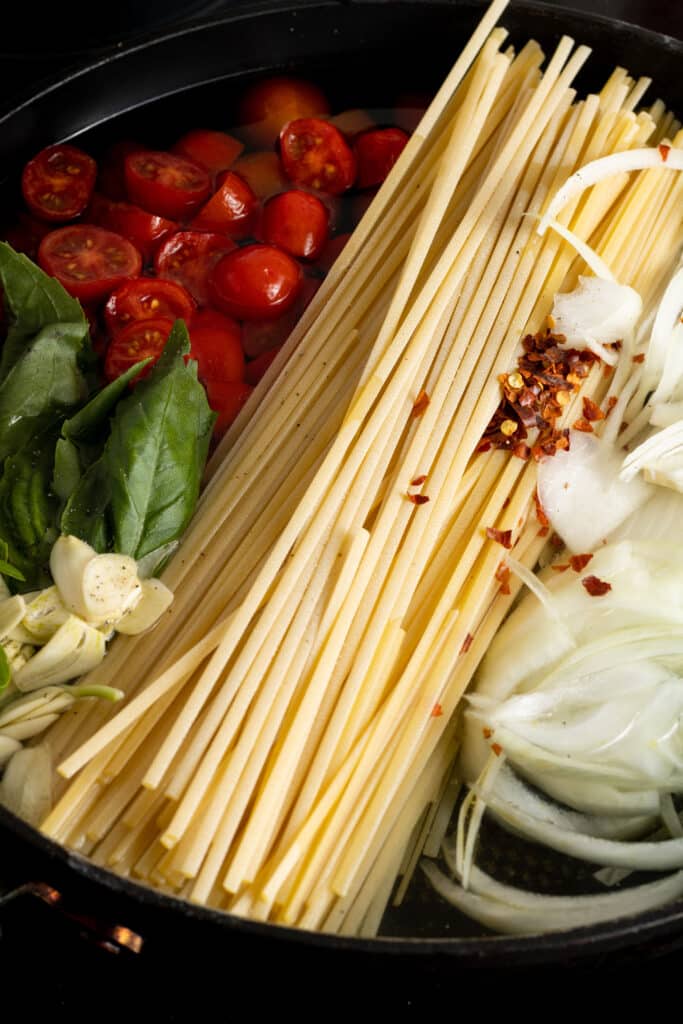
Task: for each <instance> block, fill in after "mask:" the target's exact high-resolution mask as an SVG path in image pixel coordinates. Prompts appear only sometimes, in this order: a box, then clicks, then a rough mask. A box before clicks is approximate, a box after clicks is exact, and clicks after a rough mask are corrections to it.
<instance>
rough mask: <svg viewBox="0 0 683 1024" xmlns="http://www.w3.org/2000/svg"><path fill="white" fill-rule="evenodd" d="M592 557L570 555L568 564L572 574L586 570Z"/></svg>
mask: <svg viewBox="0 0 683 1024" xmlns="http://www.w3.org/2000/svg"><path fill="white" fill-rule="evenodd" d="M592 557H593V556H592V555H590V554H589V555H572V556H571V558H570V559H569V564H570V565H571V567H572V569H573V570H574V572H582V570H583V569H585V568H586V566H587V565H588V563H589V562H590V560H591V558H592Z"/></svg>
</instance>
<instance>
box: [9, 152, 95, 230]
mask: <svg viewBox="0 0 683 1024" xmlns="http://www.w3.org/2000/svg"><path fill="white" fill-rule="evenodd" d="M96 176H97V164H96V163H95V161H94V160H93V158H92V157H91V156H88V154H87V153H84V152H83V151H82V150H81V149H76V147H75V146H67V145H59V146H48V147H47V148H46V149H41V151H40V153H38V154H37V155H36V156H34V157H33V159H32V160H29V162H28V163H27V164H26V166H25V167H24V172H23V174H22V176H21V191H22V192H23V195H24V199H25V200H26V205H27V206H28V208H29V209H30V210H31V212H32V213H35V215H36V217H40V218H41V219H42V220H49V221H57V222H60V221H66V220H71V219H72V218H73V217H77V216H78V215H79V213H83V210H85V208H86V206H87V205H88V203H89V202H90V196H91V195H92V190H93V189H94V187H95V178H96Z"/></svg>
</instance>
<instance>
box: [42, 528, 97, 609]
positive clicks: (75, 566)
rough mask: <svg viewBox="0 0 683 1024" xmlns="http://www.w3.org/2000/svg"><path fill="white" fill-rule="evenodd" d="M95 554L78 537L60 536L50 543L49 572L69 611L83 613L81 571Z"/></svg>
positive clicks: (83, 599) (83, 598)
mask: <svg viewBox="0 0 683 1024" xmlns="http://www.w3.org/2000/svg"><path fill="white" fill-rule="evenodd" d="M96 555H97V552H96V551H95V549H94V548H91V547H90V545H89V544H86V543H85V542H84V541H82V540H79V539H78V537H71V536H61V537H58V538H57V540H56V541H55V543H54V544H53V545H52V551H51V552H50V572H51V573H52V579H53V580H54V581H55V584H56V585H57V589H58V590H59V593H60V594H61V597H62V601H63V602H64V604H65V605H66V607H67V609H68V610H69V611H70V612H75V614H76V615H84V613H85V595H84V592H83V572H84V570H85V567H86V566H87V564H88V562H90V561H92V559H93V558H95V556H96Z"/></svg>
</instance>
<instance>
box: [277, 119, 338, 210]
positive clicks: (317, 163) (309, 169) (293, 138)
mask: <svg viewBox="0 0 683 1024" xmlns="http://www.w3.org/2000/svg"><path fill="white" fill-rule="evenodd" d="M280 157H281V159H282V166H283V168H284V171H285V174H286V175H287V177H288V178H289V179H290V181H293V182H294V183H295V184H296V185H308V186H309V187H310V188H314V189H317V190H318V191H320V192H329V193H330V194H331V195H334V196H338V195H341V194H342V192H346V190H347V189H349V188H351V186H352V185H353V183H354V181H355V179H356V158H355V156H354V155H353V150H352V149H351V147H350V146H349V144H348V143H347V141H346V139H345V138H344V136H343V135H342V133H341V132H340V131H339V129H338V128H336V127H335V126H334V125H333V124H330V122H329V121H321V120H320V119H319V118H316V117H308V118H301V119H299V120H297V121H290V122H289V124H286V125H285V126H284V128H283V129H282V131H281V132H280Z"/></svg>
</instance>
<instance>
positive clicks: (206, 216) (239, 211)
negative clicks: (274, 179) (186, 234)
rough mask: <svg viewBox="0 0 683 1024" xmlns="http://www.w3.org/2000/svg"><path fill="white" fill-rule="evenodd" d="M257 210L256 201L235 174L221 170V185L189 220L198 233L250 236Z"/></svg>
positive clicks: (243, 181) (244, 183)
mask: <svg viewBox="0 0 683 1024" xmlns="http://www.w3.org/2000/svg"><path fill="white" fill-rule="evenodd" d="M257 209H258V200H257V198H256V196H255V195H254V193H253V192H252V190H251V188H250V187H249V185H248V184H247V182H246V181H245V180H244V178H241V177H240V176H239V174H235V172H234V171H225V172H224V174H222V175H221V185H220V187H219V188H218V190H217V191H216V192H214V194H213V195H212V196H211V198H210V199H209V201H208V203H206V204H205V205H204V206H202V208H201V210H200V211H199V213H198V214H196V216H195V217H194V219H193V221H192V225H191V226H192V227H193V228H199V229H200V230H202V231H224V232H225V234H226V235H230V237H231V238H246V237H247V236H248V235H249V234H251V230H252V228H253V226H254V221H255V218H256V212H257Z"/></svg>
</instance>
